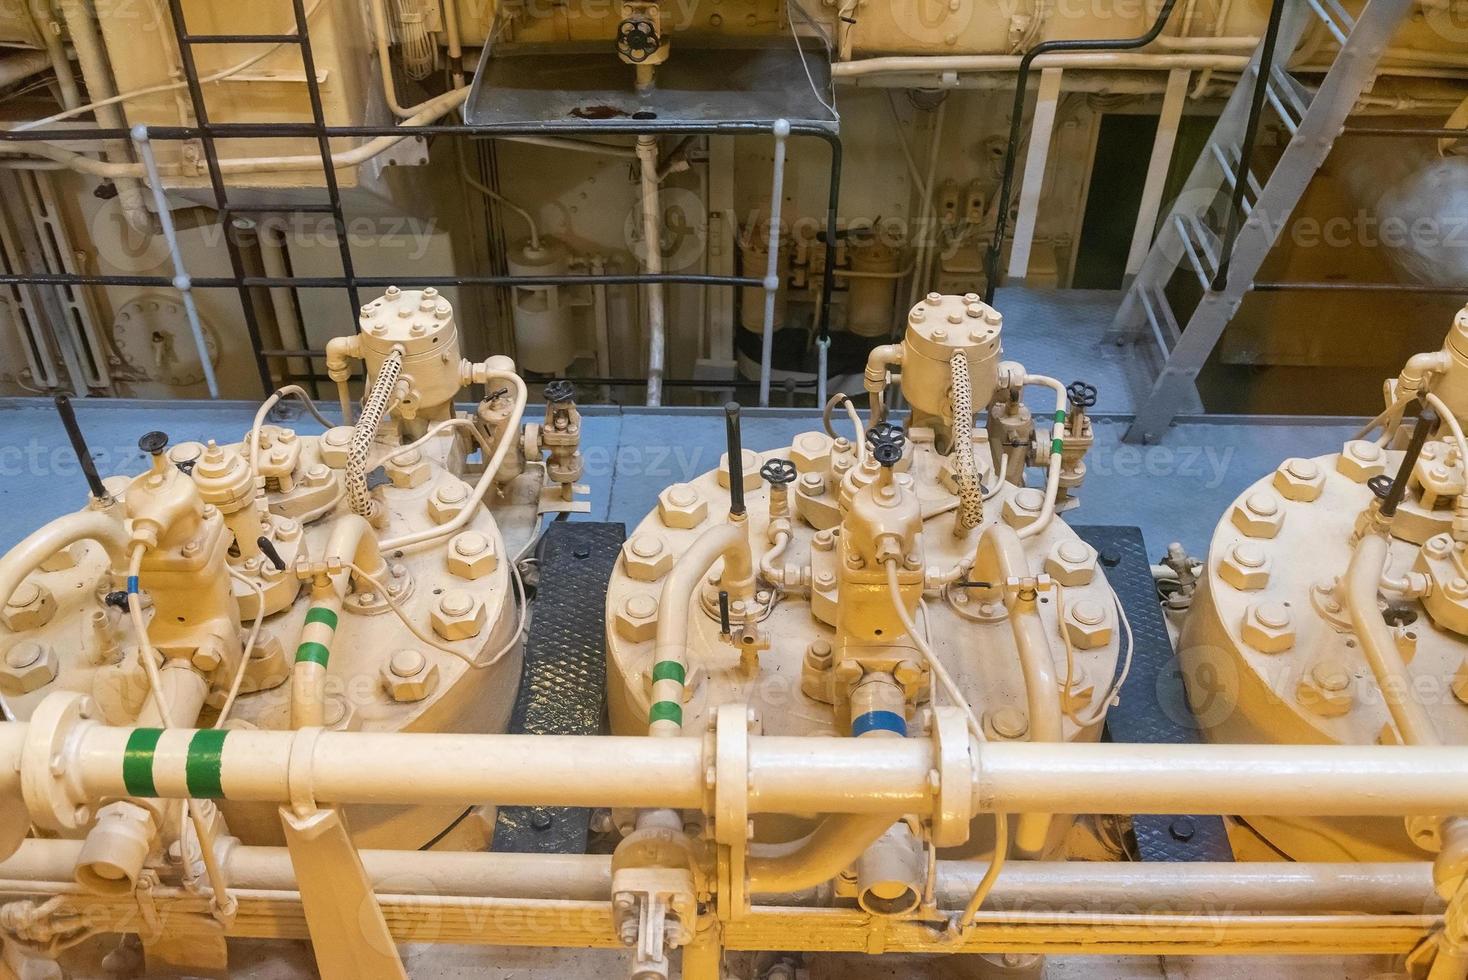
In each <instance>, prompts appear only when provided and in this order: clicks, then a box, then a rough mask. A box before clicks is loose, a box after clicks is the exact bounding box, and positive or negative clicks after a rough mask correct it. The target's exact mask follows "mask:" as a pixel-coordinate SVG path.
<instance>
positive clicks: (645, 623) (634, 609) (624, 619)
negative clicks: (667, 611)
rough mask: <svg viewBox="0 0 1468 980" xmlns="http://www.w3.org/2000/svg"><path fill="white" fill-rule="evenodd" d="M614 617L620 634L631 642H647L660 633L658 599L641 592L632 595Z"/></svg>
mask: <svg viewBox="0 0 1468 980" xmlns="http://www.w3.org/2000/svg"><path fill="white" fill-rule="evenodd" d="M614 619H615V625H616V628H617V635H618V636H620V637H622V638H623V639H624V640H627V641H628V642H631V643H646V642H647V641H648V640H651V639H652V638H653V637H655V636H657V633H658V601H657V599H656V598H654V597H653V596H650V595H646V594H645V593H641V592H639V593H637V594H635V595H630V596H628V597H627V599H626V601H624V602H623V603H622V605H621V606H620V607H619V608H618V609H617V613H616V616H615V617H614Z"/></svg>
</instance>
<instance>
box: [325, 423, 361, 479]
mask: <svg viewBox="0 0 1468 980" xmlns="http://www.w3.org/2000/svg"><path fill="white" fill-rule="evenodd" d="M352 432H353V429H352V427H351V426H350V425H339V426H337V427H336V428H334V429H327V430H326V431H325V432H323V433H322V434H321V442H320V443H319V446H320V450H321V462H323V463H325V464H326V465H327V466H330V467H331V468H332V469H334V470H344V469H346V468H347V457H348V455H350V450H351V446H352Z"/></svg>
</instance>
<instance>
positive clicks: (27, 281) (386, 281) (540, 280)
mask: <svg viewBox="0 0 1468 980" xmlns="http://www.w3.org/2000/svg"><path fill="white" fill-rule="evenodd" d="M352 282H355V283H356V285H358V286H373V287H379V288H383V289H386V288H387V287H388V286H397V287H399V288H401V289H422V288H424V287H427V286H433V287H434V288H435V289H441V288H443V287H445V286H590V285H603V286H645V285H651V284H653V283H671V284H677V285H692V286H729V287H734V288H737V287H743V286H755V287H759V286H763V285H764V282H765V281H764V280H763V279H755V278H752V277H749V276H714V275H703V274H700V273H688V274H683V273H676V272H668V273H657V274H646V273H644V274H640V275H638V274H628V275H620V274H618V275H609V274H600V275H596V274H589V275H577V276H358V277H356V278H355V279H354V280H352ZM347 283H348V280H347V279H345V278H343V277H340V276H245V277H244V278H243V279H235V278H233V277H220V276H215V277H208V276H201V277H200V278H198V279H190V280H189V285H190V286H191V287H192V288H194V289H238V288H239V287H240V286H241V285H244V286H247V287H250V288H258V289H287V288H291V289H341V288H343V287H345V286H346V285H347ZM0 285H7V286H119V287H124V286H142V287H149V286H157V287H171V286H172V285H173V277H171V276H123V275H116V276H114V275H71V274H67V273H37V274H34V275H30V274H5V275H0Z"/></svg>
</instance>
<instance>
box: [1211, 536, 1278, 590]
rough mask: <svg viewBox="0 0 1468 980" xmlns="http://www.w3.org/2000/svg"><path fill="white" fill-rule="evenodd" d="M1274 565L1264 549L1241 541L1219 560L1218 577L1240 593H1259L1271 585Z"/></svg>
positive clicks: (1250, 542)
mask: <svg viewBox="0 0 1468 980" xmlns="http://www.w3.org/2000/svg"><path fill="white" fill-rule="evenodd" d="M1272 564H1273V563H1272V562H1271V561H1270V558H1269V555H1268V553H1267V552H1265V550H1264V548H1263V547H1261V546H1260V545H1258V544H1256V543H1254V542H1253V541H1240V542H1239V543H1238V544H1236V545H1234V546H1233V548H1231V549H1230V550H1229V552H1228V553H1227V554H1225V555H1224V556H1223V558H1221V559H1220V560H1219V562H1218V577H1219V578H1221V579H1223V580H1224V581H1225V582H1227V583H1228V584H1229V585H1232V586H1233V587H1234V588H1236V589H1238V590H1239V591H1240V592H1257V591H1258V590H1259V589H1262V588H1265V587H1266V586H1268V585H1269V574H1270V570H1271V567H1272Z"/></svg>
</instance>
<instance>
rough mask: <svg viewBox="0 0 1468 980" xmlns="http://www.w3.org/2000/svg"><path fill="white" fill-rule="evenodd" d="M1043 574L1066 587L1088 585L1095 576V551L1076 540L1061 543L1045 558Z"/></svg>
mask: <svg viewBox="0 0 1468 980" xmlns="http://www.w3.org/2000/svg"><path fill="white" fill-rule="evenodd" d="M1045 572H1046V574H1048V575H1049V576H1050V577H1051V578H1052V579H1054V580H1055V581H1056V582H1059V583H1060V584H1061V585H1064V586H1067V587H1074V586H1080V585H1090V584H1091V579H1093V578H1095V576H1096V549H1095V548H1092V547H1091V546H1090V545H1088V544H1086V542H1084V541H1081V540H1077V539H1073V540H1070V541H1061V542H1060V543H1059V544H1057V545H1056V546H1055V547H1054V548H1052V549H1050V554H1049V555H1048V556H1047V557H1046V558H1045Z"/></svg>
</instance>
